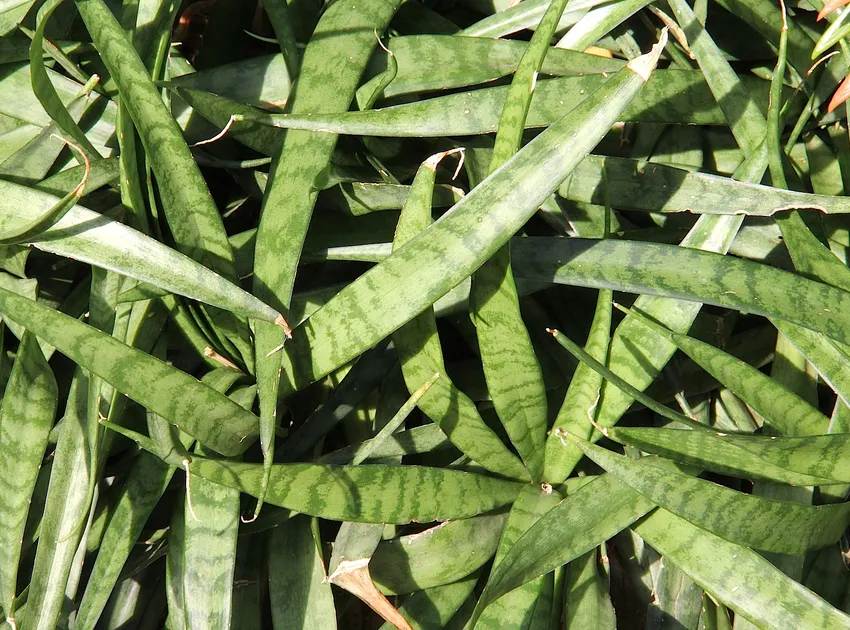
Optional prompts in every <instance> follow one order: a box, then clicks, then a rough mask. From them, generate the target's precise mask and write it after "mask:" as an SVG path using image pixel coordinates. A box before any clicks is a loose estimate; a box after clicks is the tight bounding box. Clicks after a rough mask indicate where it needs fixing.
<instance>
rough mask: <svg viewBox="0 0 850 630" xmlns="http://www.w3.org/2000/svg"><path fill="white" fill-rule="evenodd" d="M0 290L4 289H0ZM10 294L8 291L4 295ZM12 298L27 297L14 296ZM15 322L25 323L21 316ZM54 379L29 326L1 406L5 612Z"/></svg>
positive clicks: (0, 550)
mask: <svg viewBox="0 0 850 630" xmlns="http://www.w3.org/2000/svg"><path fill="white" fill-rule="evenodd" d="M0 292H2V293H3V294H6V293H7V292H6V290H5V289H0ZM9 295H11V294H9ZM15 299H17V300H22V301H28V300H26V299H25V298H19V297H17V296H15ZM18 321H19V322H21V323H24V319H23V318H18ZM57 396H58V390H57V386H56V379H55V378H54V376H53V372H52V371H51V369H50V366H49V365H48V364H47V361H46V360H45V358H44V355H43V354H42V353H41V349H40V348H39V347H38V340H37V339H36V337H35V334H33V332H32V331H28V332H26V333H24V335H23V337H22V338H21V343H20V345H19V346H18V352H17V357H16V359H15V364H14V365H13V366H12V373H11V374H10V375H9V381H8V383H7V384H6V392H5V394H4V396H3V401H2V406H0V470H3V471H4V473H3V474H2V475H0V496H2V497H3V509H2V510H0V537H2V538H0V554H2V560H0V606H2V609H3V613H4V615H5V616H11V615H12V605H13V601H14V599H15V597H16V596H17V595H18V594H19V593H18V587H17V577H18V563H19V561H20V556H21V542H22V540H23V537H24V526H25V525H26V520H27V513H28V512H29V506H30V496H31V495H32V491H33V488H34V487H35V481H36V478H37V477H38V470H39V468H41V462H42V460H43V459H44V450H45V448H46V447H47V438H48V435H49V434H50V429H51V428H53V419H54V416H55V414H56V401H57Z"/></svg>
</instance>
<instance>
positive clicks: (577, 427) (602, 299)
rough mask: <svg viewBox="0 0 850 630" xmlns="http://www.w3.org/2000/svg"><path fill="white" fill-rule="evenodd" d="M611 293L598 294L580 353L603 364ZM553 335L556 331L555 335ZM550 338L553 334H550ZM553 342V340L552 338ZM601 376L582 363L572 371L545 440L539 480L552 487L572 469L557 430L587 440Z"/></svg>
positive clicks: (606, 346) (609, 328)
mask: <svg viewBox="0 0 850 630" xmlns="http://www.w3.org/2000/svg"><path fill="white" fill-rule="evenodd" d="M612 297H613V296H612V293H611V291H609V290H602V291H600V292H599V295H598V297H597V299H596V311H595V312H594V315H593V322H592V323H591V325H590V332H589V333H588V335H587V343H586V345H585V348H584V351H585V352H586V353H587V354H588V355H589V356H590V357H591V358H593V359H595V360H597V361H599V362H600V363H601V364H604V362H605V361H606V359H607V357H608V343H609V342H610V340H611V314H612V311H613V309H612V306H611V301H612ZM555 332H557V331H555ZM553 334H554V333H553ZM556 338H557V336H556ZM602 381H603V375H602V374H599V373H598V372H596V371H595V370H594V369H593V368H592V367H591V366H589V365H588V364H587V363H585V362H582V363H580V364H579V366H578V367H577V368H576V371H575V373H574V374H573V378H572V379H571V380H570V386H569V388H568V389H567V395H566V396H565V397H564V402H563V403H562V404H561V409H560V410H559V411H558V415H557V417H556V418H555V423H554V425H553V426H552V429H551V431H550V432H549V438H548V439H547V440H546V458H545V468H544V471H543V478H544V479H545V480H546V481H547V482H549V483H552V484H560V483H563V482H564V481H565V480H566V478H567V477H568V476H569V474H570V472H571V471H572V467H573V466H574V462H573V461H572V458H571V457H569V455H568V453H567V450H566V449H565V448H564V446H563V444H561V440H560V439H559V438H558V436H557V435H556V432H557V431H558V430H559V429H560V430H564V431H569V432H570V433H574V434H576V435H581V436H584V437H588V438H589V437H590V436H591V435H592V434H593V426H592V425H591V424H590V420H593V416H594V414H595V411H596V407H597V405H598V403H599V397H600V394H601V392H602Z"/></svg>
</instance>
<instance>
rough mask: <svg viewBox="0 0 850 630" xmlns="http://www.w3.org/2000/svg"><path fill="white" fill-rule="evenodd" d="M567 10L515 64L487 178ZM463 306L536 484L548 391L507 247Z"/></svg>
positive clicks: (484, 269) (496, 401)
mask: <svg viewBox="0 0 850 630" xmlns="http://www.w3.org/2000/svg"><path fill="white" fill-rule="evenodd" d="M565 6H566V0H556V1H555V2H552V4H550V5H549V8H548V9H546V13H545V14H544V15H543V18H542V19H541V21H540V24H539V25H538V28H537V31H535V33H534V35H533V36H532V38H531V41H530V42H529V44H528V47H527V48H526V50H525V52H524V53H523V55H522V59H520V62H519V65H518V66H517V70H516V73H515V74H514V78H513V80H512V81H511V85H510V88H509V89H508V95H507V97H506V98H505V107H504V109H503V110H502V115H501V118H500V119H499V129H498V132H497V133H496V141H495V145H494V147H493V153H492V156H491V158H490V165H489V167H488V169H487V174H488V175H489V174H492V173H493V172H494V171H496V170H497V169H498V168H499V167H501V166H502V165H503V164H504V163H505V162H506V161H508V160H509V159H510V158H511V157H513V156H514V154H515V153H516V152H517V151H518V150H519V148H520V146H521V145H522V134H523V129H524V127H525V121H526V118H527V116H528V109H529V107H530V105H531V97H532V94H533V93H534V88H535V84H536V82H537V72H538V70H539V69H540V66H541V65H542V63H543V58H544V57H545V55H546V51H547V49H548V47H549V41H550V40H551V39H552V36H553V35H554V31H555V28H556V26H557V24H558V20H559V18H560V17H561V14H562V13H563V12H564V7H565ZM469 299H470V307H471V308H470V310H471V314H472V321H473V323H474V324H475V332H476V335H477V337H478V348H479V352H480V353H481V363H482V365H483V367H484V377H485V379H486V381H487V389H488V390H489V392H490V397H491V399H492V400H493V406H494V407H495V409H496V412H497V413H498V414H499V419H500V420H501V421H502V425H503V426H504V427H505V430H506V431H507V433H508V436H509V437H510V439H511V442H512V443H513V445H514V447H515V448H516V449H517V452H518V453H519V455H520V457H522V460H523V463H524V464H525V466H526V468H528V471H529V473H530V474H531V477H532V479H533V480H535V481H537V480H539V479H540V476H541V474H542V473H543V453H544V448H543V446H544V443H545V441H546V427H547V424H548V418H547V415H546V413H547V401H546V387H545V385H544V384H543V373H542V371H541V369H540V364H539V362H538V360H537V357H536V356H535V354H534V348H533V347H532V345H531V338H530V337H529V335H528V330H527V329H526V328H525V324H524V323H523V321H522V314H521V313H520V310H519V296H518V295H517V290H516V283H515V282H514V276H513V271H512V269H511V253H510V246H509V245H508V246H504V247H502V248H500V249H499V250H497V251H496V252H495V253H494V255H493V256H491V257H490V258H489V259H488V260H486V261H485V262H484V263H483V264H482V265H481V266H480V267H479V268H478V270H477V271H476V272H475V273H474V274H473V275H472V288H471V289H470V294H469Z"/></svg>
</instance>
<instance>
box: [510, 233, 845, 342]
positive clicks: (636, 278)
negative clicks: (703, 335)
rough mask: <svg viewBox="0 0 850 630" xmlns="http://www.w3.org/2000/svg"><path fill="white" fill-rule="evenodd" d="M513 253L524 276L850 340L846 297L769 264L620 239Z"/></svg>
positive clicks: (527, 242)
mask: <svg viewBox="0 0 850 630" xmlns="http://www.w3.org/2000/svg"><path fill="white" fill-rule="evenodd" d="M514 251H515V252H516V254H515V256H516V261H517V262H516V267H517V275H518V276H520V277H524V278H529V279H547V280H549V281H550V282H551V281H554V282H556V283H563V284H569V285H574V286H589V287H596V288H611V289H616V290H619V291H626V292H630V293H643V294H648V295H659V296H664V297H671V298H677V299H681V300H690V301H694V302H704V303H706V304H714V305H716V306H722V307H725V308H731V309H735V310H741V311H745V312H749V313H754V314H758V315H767V316H769V317H777V318H779V319H784V320H787V321H790V322H792V323H795V324H797V325H800V326H803V327H805V328H808V329H810V330H814V331H817V332H822V333H824V334H826V335H827V336H829V337H831V338H833V339H836V340H838V341H842V342H844V341H846V339H847V335H846V334H845V332H844V330H846V329H847V324H844V323H842V320H843V319H844V316H843V315H842V314H841V312H840V311H841V307H839V305H840V304H844V303H845V302H846V301H847V300H850V295H848V293H847V292H845V291H842V290H840V289H836V288H834V287H831V286H829V285H826V284H821V283H820V282H814V281H812V280H807V279H805V278H802V277H800V276H797V275H795V274H792V273H789V272H787V271H782V270H779V269H776V268H773V267H769V266H767V265H763V264H759V263H755V262H751V261H747V260H740V259H735V258H731V257H727V256H721V255H718V254H714V253H711V252H705V251H700V250H696V249H691V248H688V247H676V246H672V245H663V244H657V243H640V242H630V241H615V240H603V241H593V240H583V239H542V238H526V239H522V240H521V241H519V242H517V244H516V246H515V248H514ZM694 270H698V272H697V273H695V272H694ZM799 304H808V305H809V308H808V309H800V308H799V306H798V305H799ZM641 311H643V312H646V311H644V310H643V309H641ZM644 326H645V324H644Z"/></svg>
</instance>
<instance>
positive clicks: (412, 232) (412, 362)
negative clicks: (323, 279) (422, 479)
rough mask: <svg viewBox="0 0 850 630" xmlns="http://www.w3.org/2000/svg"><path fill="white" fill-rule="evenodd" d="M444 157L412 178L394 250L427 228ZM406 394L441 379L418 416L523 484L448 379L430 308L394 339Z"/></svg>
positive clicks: (516, 465) (523, 475)
mask: <svg viewBox="0 0 850 630" xmlns="http://www.w3.org/2000/svg"><path fill="white" fill-rule="evenodd" d="M443 157H444V154H436V155H434V156H432V157H431V158H429V159H428V160H426V161H425V162H424V163H423V164H422V166H420V167H419V170H418V171H417V173H416V177H415V178H414V180H413V185H412V186H411V187H410V194H409V196H408V198H407V201H406V202H405V204H404V208H403V209H402V212H401V217H400V218H399V222H398V226H397V228H396V234H395V239H394V241H393V248H394V249H399V248H401V247H403V246H404V244H406V243H407V242H408V241H410V240H411V239H412V238H414V237H415V236H416V235H418V234H419V233H420V232H421V231H422V230H425V229H426V228H428V226H430V225H431V201H432V191H433V186H434V180H435V178H436V168H437V164H438V163H439V161H440V160H441V159H442V158H443ZM393 341H394V342H395V345H396V347H397V348H398V353H399V357H400V359H401V368H402V373H403V374H404V380H405V383H406V384H407V388H408V390H411V391H413V390H415V389H416V388H417V387H419V384H420V383H422V382H423V381H424V380H425V379H427V378H429V377H430V376H431V375H433V374H440V378H439V379H438V380H437V381H436V382H435V383H434V385H433V386H432V388H431V389H430V390H429V393H428V394H427V395H425V396H423V398H422V400H421V401H420V403H419V406H420V408H421V409H422V411H423V412H424V413H425V415H427V416H428V417H429V418H431V419H432V420H433V421H434V423H435V424H437V425H438V426H439V427H440V429H441V430H442V431H443V432H444V433H445V434H446V436H447V437H448V438H449V439H450V440H451V441H452V443H453V444H455V445H456V446H457V447H458V448H459V449H460V450H461V452H463V453H465V454H467V455H468V456H469V457H471V458H472V459H473V460H475V461H477V462H478V463H480V464H481V465H482V466H484V467H485V468H487V469H488V470H492V471H493V472H496V473H499V474H502V475H506V476H509V477H513V478H515V479H521V480H527V479H529V475H528V472H527V470H526V469H525V467H524V466H523V464H522V462H520V461H519V460H518V459H517V458H516V456H514V455H513V453H511V452H510V451H509V450H508V448H507V447H506V446H505V445H504V444H503V443H502V440H501V439H500V438H499V437H498V436H497V435H496V434H495V433H494V432H493V430H492V429H490V427H488V426H487V425H486V424H485V422H484V420H483V419H482V418H481V415H480V414H479V412H478V409H477V408H476V406H475V403H474V402H473V401H472V400H471V399H470V398H469V396H467V395H466V394H464V393H463V392H462V391H460V390H459V389H458V388H457V386H456V385H455V384H454V383H453V382H452V380H451V379H450V378H449V376H448V375H447V374H446V366H445V362H444V360H443V351H442V348H441V346H440V338H439V335H438V333H437V320H436V317H435V315H434V310H433V308H428V309H426V310H425V312H423V313H420V314H419V315H417V316H416V317H415V318H413V319H412V320H411V321H409V322H408V323H406V324H405V325H404V326H402V327H401V328H399V329H398V330H397V331H396V332H395V333H394V334H393Z"/></svg>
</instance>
